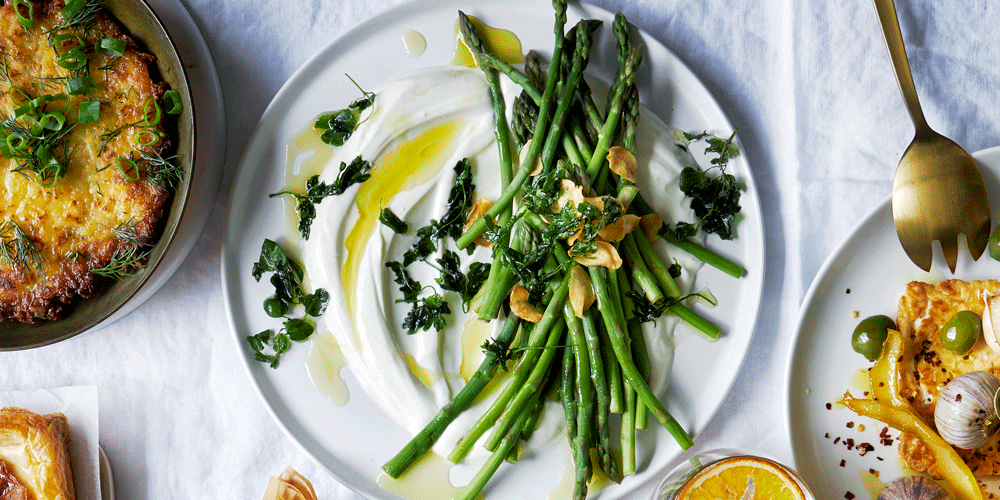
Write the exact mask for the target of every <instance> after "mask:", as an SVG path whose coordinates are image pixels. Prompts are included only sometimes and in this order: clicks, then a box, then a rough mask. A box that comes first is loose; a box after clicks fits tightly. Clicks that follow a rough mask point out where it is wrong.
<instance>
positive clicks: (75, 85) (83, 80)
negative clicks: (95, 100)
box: [66, 76, 97, 95]
mask: <svg viewBox="0 0 1000 500" xmlns="http://www.w3.org/2000/svg"><path fill="white" fill-rule="evenodd" d="M66 88H68V89H69V95H80V94H89V93H90V92H95V91H97V84H95V83H94V79H93V78H92V77H89V76H81V77H79V78H71V79H69V80H66Z"/></svg>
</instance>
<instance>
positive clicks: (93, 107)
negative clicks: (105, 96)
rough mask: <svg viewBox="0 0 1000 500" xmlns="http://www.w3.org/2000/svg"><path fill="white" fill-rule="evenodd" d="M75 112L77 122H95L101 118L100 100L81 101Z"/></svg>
mask: <svg viewBox="0 0 1000 500" xmlns="http://www.w3.org/2000/svg"><path fill="white" fill-rule="evenodd" d="M77 112H78V114H77V118H76V121H77V123H97V121H98V120H100V119H101V101H98V100H97V99H91V100H89V101H83V102H81V103H80V108H79V109H78V110H77Z"/></svg>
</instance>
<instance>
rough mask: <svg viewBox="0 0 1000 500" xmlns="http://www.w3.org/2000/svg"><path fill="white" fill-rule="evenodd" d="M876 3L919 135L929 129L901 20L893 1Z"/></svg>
mask: <svg viewBox="0 0 1000 500" xmlns="http://www.w3.org/2000/svg"><path fill="white" fill-rule="evenodd" d="M874 1H875V12H876V14H878V22H879V24H880V25H881V27H882V36H883V37H884V38H885V46H886V48H888V49H889V59H890V60H891V61H892V69H893V71H895V73H896V81H897V82H899V91H900V92H901V93H902V94H903V101H904V102H905V103H906V109H907V110H909V112H910V119H911V120H913V126H914V127H916V129H917V133H918V134H919V133H921V132H924V131H926V130H927V129H928V128H929V127H928V126H927V121H926V120H925V119H924V112H923V111H922V110H921V109H920V100H919V99H918V98H917V88H916V87H915V86H914V85H913V75H912V74H911V73H910V62H909V61H908V60H907V58H906V48H905V47H904V46H903V34H902V33H901V32H900V30H899V19H898V18H897V17H896V5H895V4H894V3H893V0H874Z"/></svg>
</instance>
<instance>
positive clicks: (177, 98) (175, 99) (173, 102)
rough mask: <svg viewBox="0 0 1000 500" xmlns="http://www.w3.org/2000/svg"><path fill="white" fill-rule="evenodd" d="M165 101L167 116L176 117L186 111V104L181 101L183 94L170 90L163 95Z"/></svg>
mask: <svg viewBox="0 0 1000 500" xmlns="http://www.w3.org/2000/svg"><path fill="white" fill-rule="evenodd" d="M163 100H164V102H165V104H166V105H167V114H168V115H176V114H180V112H181V111H184V102H183V101H181V93H180V92H178V91H176V90H168V91H166V92H165V93H164V94H163Z"/></svg>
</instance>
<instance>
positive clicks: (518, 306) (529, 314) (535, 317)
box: [510, 285, 542, 323]
mask: <svg viewBox="0 0 1000 500" xmlns="http://www.w3.org/2000/svg"><path fill="white" fill-rule="evenodd" d="M510 312H512V313H514V316H517V317H518V318H521V319H523V320H524V321H528V322H531V323H538V322H539V321H541V320H542V313H540V312H538V309H537V308H536V307H535V306H533V305H531V304H530V303H528V289H527V288H524V287H523V286H521V285H514V289H513V290H511V292H510Z"/></svg>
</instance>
